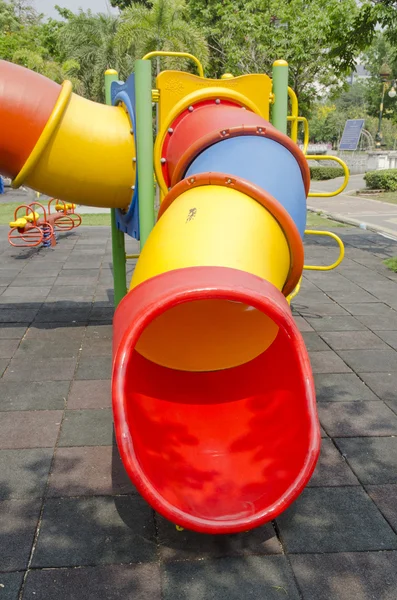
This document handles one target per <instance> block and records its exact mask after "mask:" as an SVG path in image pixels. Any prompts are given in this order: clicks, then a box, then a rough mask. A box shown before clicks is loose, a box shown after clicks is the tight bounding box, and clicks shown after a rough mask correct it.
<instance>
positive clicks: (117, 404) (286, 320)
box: [112, 267, 320, 533]
mask: <svg viewBox="0 0 397 600" xmlns="http://www.w3.org/2000/svg"><path fill="white" fill-rule="evenodd" d="M202 299H227V300H232V301H236V302H243V303H245V304H247V305H249V306H252V307H254V308H256V309H258V310H261V311H262V312H265V313H266V314H267V315H269V316H270V317H271V318H272V319H273V321H274V322H275V323H276V324H277V325H278V326H279V327H280V329H281V330H282V331H283V333H285V339H286V340H288V344H289V348H290V351H291V353H292V355H293V358H294V362H295V363H296V365H297V368H298V372H299V382H297V384H298V383H299V384H300V386H301V390H302V394H303V397H304V399H303V402H304V411H305V415H306V416H305V419H306V426H307V439H306V441H305V442H304V444H305V448H304V457H305V458H304V460H302V464H300V467H299V471H298V472H296V473H295V474H294V477H293V480H291V482H290V485H289V487H288V489H286V490H285V492H283V493H282V495H281V496H280V497H279V498H278V499H277V501H273V502H272V503H270V504H269V505H268V506H266V507H265V508H263V509H262V510H259V511H254V512H252V511H251V512H252V514H249V515H248V516H247V515H244V516H242V517H241V518H239V517H238V516H235V517H233V518H229V517H227V516H224V517H223V518H222V519H219V518H214V519H213V518H211V517H208V518H205V517H203V516H196V515H194V514H189V513H188V512H186V511H184V510H181V509H179V508H178V507H177V506H175V504H173V503H171V502H169V501H168V500H167V499H166V498H165V497H164V495H163V494H161V493H159V491H158V489H157V488H156V487H155V486H154V485H153V483H152V481H151V480H150V478H148V477H147V476H146V474H145V471H144V469H143V468H142V466H141V462H140V460H139V458H138V456H137V453H136V448H135V444H134V439H133V436H132V434H131V431H130V420H129V416H128V415H129V413H128V411H129V410H130V402H131V398H130V399H129V400H128V398H126V394H125V383H126V380H127V378H128V377H130V376H131V372H129V369H130V361H131V359H133V355H134V354H135V355H136V352H135V351H134V348H135V346H136V343H137V341H138V339H139V336H140V335H141V333H142V331H143V330H144V329H145V327H147V325H148V324H149V323H150V322H151V321H152V320H153V319H155V318H156V317H157V316H159V315H160V314H162V313H163V312H165V311H166V310H168V309H169V308H172V307H174V306H176V305H177V304H180V303H182V302H190V301H194V300H202ZM150 364H153V363H150ZM257 375H258V377H260V378H261V379H263V374H262V372H258V374H257ZM168 378H169V380H170V381H172V370H169V375H168ZM151 384H153V385H156V381H152V383H151ZM141 385H143V389H141V387H140V388H139V389H140V391H139V394H140V395H141V398H142V401H144V405H145V404H146V401H145V398H146V397H147V396H146V395H145V394H146V392H145V391H144V388H145V384H144V383H143V382H142V383H140V384H139V386H141ZM112 386H113V388H112V389H113V412H114V423H115V430H116V438H117V443H118V447H119V451H120V454H121V457H122V460H123V463H124V466H125V467H126V470H127V473H128V474H129V476H130V477H131V479H132V481H133V483H134V484H135V485H136V487H137V489H138V491H139V492H140V493H141V494H142V496H143V497H144V498H145V499H146V500H147V501H148V502H149V503H150V504H151V505H152V506H153V508H154V509H155V510H157V511H158V512H160V513H161V514H162V515H164V516H165V517H166V518H167V519H169V520H170V521H172V522H174V523H176V524H178V525H181V526H183V527H186V528H188V529H192V530H195V531H200V532H203V533H235V532H239V531H245V530H248V529H252V528H254V527H258V526H259V525H261V524H263V523H265V522H267V521H270V520H272V519H274V518H275V517H277V516H278V515H279V514H280V513H281V512H282V511H283V510H285V509H286V508H287V507H288V506H289V505H290V504H291V503H292V502H293V501H294V500H295V499H296V498H297V496H298V495H299V494H300V493H301V492H302V490H303V488H304V487H305V485H306V483H307V482H308V480H309V478H310V476H311V474H312V473H313V470H314V468H315V465H316V461H317V459H318V455H319V450H320V432H319V424H318V419H317V411H316V401H315V392H314V384H313V380H312V374H311V368H310V362H309V358H308V355H307V352H306V349H305V346H304V343H303V340H302V337H301V335H300V333H299V331H298V329H297V326H296V325H295V323H294V320H293V318H292V315H291V312H290V309H289V306H288V304H287V302H286V300H285V298H284V297H283V296H282V294H281V293H280V292H279V291H278V290H277V289H276V288H275V287H274V286H272V285H271V284H269V283H268V282H266V281H263V280H261V279H260V278H259V277H256V276H254V275H250V274H248V273H245V272H243V271H236V270H235V269H228V268H219V267H205V268H204V267H192V268H188V269H180V270H176V271H170V272H167V273H164V274H162V275H159V276H158V277H154V278H152V279H150V280H148V281H146V282H144V283H142V284H141V285H139V286H137V287H136V288H134V290H132V291H131V292H130V293H129V294H127V296H126V297H125V298H124V299H123V300H122V302H121V303H120V304H119V306H118V308H117V310H116V314H115V320H114V363H113V383H112ZM171 393H172V394H174V395H175V394H177V388H175V384H174V385H171ZM142 394H143V396H142ZM147 398H148V400H149V397H147ZM290 406H291V405H290ZM276 425H277V428H279V427H281V425H280V424H279V423H277V424H276ZM150 441H151V440H149V439H147V443H150ZM284 452H287V453H288V456H290V454H291V448H289V447H288V448H285V449H284ZM164 460H166V458H164ZM288 460H289V458H288ZM291 460H293V455H292V458H291ZM159 469H160V470H161V465H159V464H157V466H156V472H157V473H158V472H159V471H158V470H159Z"/></svg>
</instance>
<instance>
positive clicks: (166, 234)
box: [131, 185, 290, 371]
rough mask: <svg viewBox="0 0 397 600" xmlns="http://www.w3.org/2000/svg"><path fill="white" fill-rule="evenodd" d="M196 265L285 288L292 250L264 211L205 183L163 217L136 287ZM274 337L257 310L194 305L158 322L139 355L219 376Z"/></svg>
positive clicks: (217, 304)
mask: <svg viewBox="0 0 397 600" xmlns="http://www.w3.org/2000/svg"><path fill="white" fill-rule="evenodd" d="M237 240H238V243H237ZM192 266H220V267H231V268H234V269H239V270H242V271H247V272H249V273H253V274H254V275H258V276H259V277H261V278H263V279H266V280H267V281H270V282H271V283H273V284H274V285H275V286H276V287H277V288H278V289H280V290H281V289H282V288H283V286H284V284H285V281H286V279H287V276H288V272H289V269H290V252H289V248H288V243H287V240H286V238H285V236H284V233H283V232H282V230H281V228H280V226H279V224H278V223H277V221H276V220H275V219H274V217H273V216H272V215H271V214H270V213H269V212H268V211H267V210H266V209H265V208H263V206H261V205H260V204H259V203H258V202H256V201H255V200H253V199H252V198H249V197H248V196H246V195H245V194H243V193H242V192H239V191H237V190H234V189H230V188H226V187H222V186H215V185H208V186H201V187H197V188H192V189H190V190H188V191H186V192H184V193H183V194H181V195H180V196H179V197H178V198H176V200H174V202H173V203H172V204H171V206H170V207H169V208H168V209H167V210H166V211H165V213H164V214H163V215H162V217H161V218H160V219H159V221H158V223H157V224H156V226H155V227H154V229H153V231H152V232H151V234H150V236H149V238H148V240H147V241H146V244H145V246H144V247H143V250H142V253H141V255H140V258H139V260H138V263H137V266H136V268H135V271H134V275H133V277H132V282H131V289H132V288H134V287H135V286H137V285H138V284H139V283H142V282H143V281H145V280H146V279H149V278H151V277H154V276H155V275H159V274H161V273H164V272H166V271H171V270H173V269H182V268H185V267H192ZM277 331H278V329H277V326H276V325H275V324H274V323H273V321H271V320H270V319H269V318H268V317H267V316H266V315H263V314H262V313H261V312H259V311H257V310H255V309H253V308H252V307H247V306H245V305H243V304H240V303H237V302H228V301H224V300H216V301H211V300H206V301H197V302H192V303H188V304H184V305H180V306H177V307H175V308H173V309H171V310H169V311H168V312H166V313H164V314H163V315H161V316H160V317H158V318H157V319H156V320H154V321H153V322H152V323H151V324H150V325H149V327H147V328H146V329H145V331H144V333H143V335H142V337H141V339H140V340H139V343H138V345H137V350H138V351H139V352H140V353H141V354H142V355H144V356H145V357H146V358H149V359H150V360H152V361H153V362H156V363H157V364H160V365H163V366H167V367H170V368H174V369H180V370H191V371H206V370H218V369H225V368H229V367H233V366H236V365H239V364H243V363H245V362H247V361H249V360H252V359H253V358H255V357H256V356H258V355H259V354H261V353H262V352H264V350H266V348H268V347H269V345H270V344H271V343H272V342H273V340H274V338H275V336H276V335H277ZM187 339H188V340H189V344H188V345H189V348H190V350H189V351H188V350H187V343H186V340H187Z"/></svg>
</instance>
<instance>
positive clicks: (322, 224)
mask: <svg viewBox="0 0 397 600" xmlns="http://www.w3.org/2000/svg"><path fill="white" fill-rule="evenodd" d="M333 227H350V225H346V224H345V223H340V222H339V221H333V220H332V219H327V218H326V217H323V216H322V215H321V214H319V213H314V212H308V213H307V223H306V229H329V228H333Z"/></svg>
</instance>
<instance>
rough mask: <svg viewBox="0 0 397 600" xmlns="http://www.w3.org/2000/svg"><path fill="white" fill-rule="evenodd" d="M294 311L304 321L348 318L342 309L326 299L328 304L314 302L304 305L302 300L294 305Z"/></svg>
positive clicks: (347, 314)
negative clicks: (324, 318)
mask: <svg viewBox="0 0 397 600" xmlns="http://www.w3.org/2000/svg"><path fill="white" fill-rule="evenodd" d="M299 298H300V296H299ZM296 309H297V311H298V312H299V314H300V315H301V316H302V317H304V318H305V319H317V318H321V317H339V316H340V317H342V316H349V313H348V312H347V311H346V310H345V309H344V308H342V307H341V306H339V304H336V302H333V301H332V300H330V299H328V302H326V303H324V300H323V301H322V302H321V303H319V302H316V301H314V302H309V303H307V304H306V305H305V301H304V299H302V300H301V301H300V302H297V303H296Z"/></svg>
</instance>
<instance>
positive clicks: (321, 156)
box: [306, 154, 349, 198]
mask: <svg viewBox="0 0 397 600" xmlns="http://www.w3.org/2000/svg"><path fill="white" fill-rule="evenodd" d="M306 159H307V160H334V161H335V162H337V163H339V164H340V165H341V167H342V169H343V173H344V176H345V180H344V182H343V183H342V185H341V186H340V188H338V189H337V190H336V191H335V192H309V194H308V198H332V197H333V196H337V195H338V194H340V193H341V192H343V190H344V189H345V187H346V186H347V184H348V183H349V169H348V167H347V164H346V163H345V162H343V160H341V159H340V158H339V156H329V155H328V154H307V155H306Z"/></svg>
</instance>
